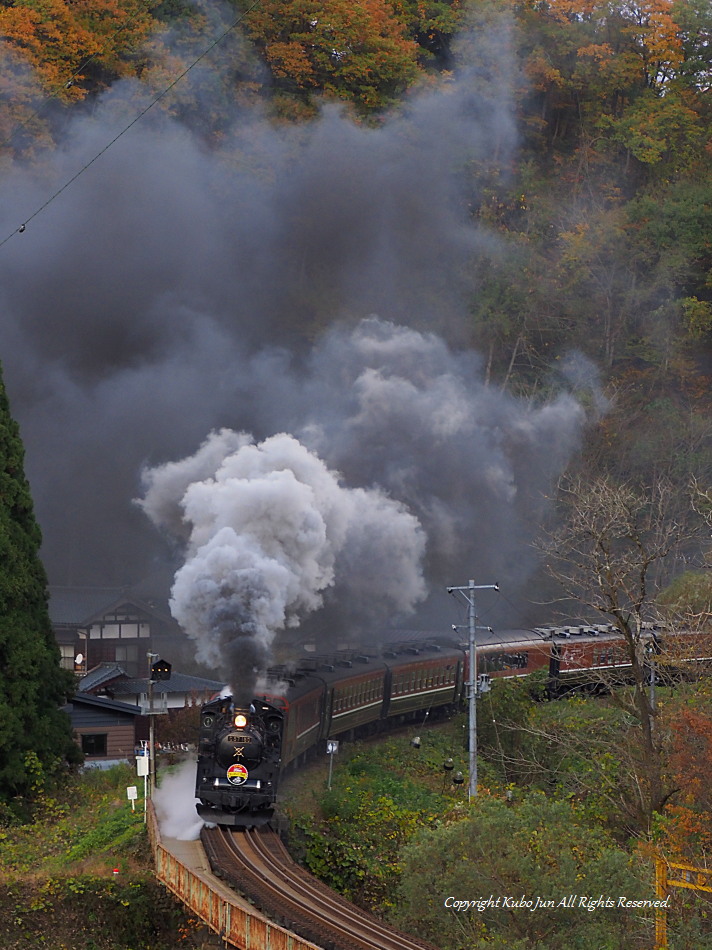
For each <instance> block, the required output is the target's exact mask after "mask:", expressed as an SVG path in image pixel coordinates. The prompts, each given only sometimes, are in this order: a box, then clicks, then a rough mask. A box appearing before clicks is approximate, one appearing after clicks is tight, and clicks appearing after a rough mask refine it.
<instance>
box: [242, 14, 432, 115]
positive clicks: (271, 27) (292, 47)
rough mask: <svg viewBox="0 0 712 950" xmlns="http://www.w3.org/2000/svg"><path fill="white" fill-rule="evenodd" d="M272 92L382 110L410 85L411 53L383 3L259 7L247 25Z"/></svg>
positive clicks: (414, 62)
mask: <svg viewBox="0 0 712 950" xmlns="http://www.w3.org/2000/svg"><path fill="white" fill-rule="evenodd" d="M247 29H248V33H249V35H250V37H251V39H252V40H253V41H254V42H255V44H256V45H257V47H258V49H260V51H261V52H262V53H263V55H264V57H265V59H266V61H267V63H268V64H269V66H270V69H271V70H272V74H273V76H274V77H275V79H276V81H277V84H278V87H279V88H281V89H283V90H284V91H286V92H294V93H296V92H300V91H301V92H305V91H309V90H317V89H321V90H323V91H324V92H326V93H327V94H331V95H334V96H337V97H339V98H341V99H350V100H351V101H354V102H355V103H356V105H358V106H360V107H361V108H362V109H374V108H381V107H383V106H384V105H386V104H387V103H388V102H390V101H392V100H394V99H395V98H396V96H397V95H398V94H400V93H402V92H403V91H404V90H405V89H406V88H407V87H408V86H409V85H410V84H411V83H412V82H413V80H414V79H415V77H416V75H417V72H418V66H417V56H416V52H417V46H416V44H415V42H414V41H413V40H411V39H410V38H408V37H407V36H406V31H405V27H404V25H403V24H402V23H401V22H400V21H399V20H398V19H397V17H396V16H395V13H394V11H393V7H392V6H391V5H390V4H389V3H388V2H387V0H359V2H357V3H343V2H342V0H319V2H315V0H309V2H305V0H288V2H284V0H279V2H277V0H263V2H262V3H260V4H259V5H258V6H257V7H255V9H253V10H252V11H251V12H250V13H249V15H248V18H247Z"/></svg>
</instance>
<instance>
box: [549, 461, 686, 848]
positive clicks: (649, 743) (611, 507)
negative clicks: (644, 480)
mask: <svg viewBox="0 0 712 950" xmlns="http://www.w3.org/2000/svg"><path fill="white" fill-rule="evenodd" d="M561 499H562V505H563V509H564V513H565V518H564V520H563V522H562V525H561V526H560V527H557V528H554V529H553V530H552V531H551V533H550V534H549V536H548V537H547V539H546V540H545V541H544V543H543V545H542V548H543V551H544V554H545V556H546V558H547V569H548V571H549V573H550V574H551V576H552V577H553V578H554V579H555V581H556V582H558V585H559V586H560V588H561V589H562V590H563V592H564V596H565V597H566V598H570V599H571V600H573V601H574V602H576V603H578V604H579V605H582V606H583V607H584V608H585V609H587V611H588V612H589V613H590V612H591V611H593V612H594V613H595V614H597V615H598V616H600V617H601V618H602V619H604V620H606V621H607V622H609V623H612V624H613V625H614V627H615V628H616V630H617V632H618V633H619V634H620V636H621V638H622V640H623V643H624V652H625V656H624V660H625V662H626V664H629V665H630V676H631V678H632V686H631V687H630V689H615V690H612V692H611V696H612V699H613V701H614V702H615V703H616V704H617V705H618V706H619V708H620V709H621V710H622V712H623V714H624V715H625V716H626V717H628V718H629V721H630V723H631V727H632V728H631V729H630V743H629V746H628V748H627V749H626V760H627V765H628V769H627V771H628V773H629V778H630V781H628V782H627V784H626V785H625V787H621V788H620V789H619V793H620V799H621V804H622V807H623V809H624V811H625V812H626V813H627V817H628V821H629V822H630V825H631V827H632V828H634V829H637V830H639V831H643V832H647V833H649V832H650V830H651V828H652V825H653V821H654V816H655V815H656V814H659V813H661V812H662V811H663V810H664V808H665V806H666V804H667V802H668V801H669V799H670V796H671V795H672V794H673V792H674V788H673V787H672V786H671V785H670V784H669V783H667V782H666V779H665V749H664V735H663V732H662V730H661V729H660V728H659V724H658V706H657V702H656V699H655V694H654V691H653V690H651V688H650V684H651V665H652V664H653V663H656V664H657V663H661V662H664V657H661V656H658V655H655V654H656V652H657V650H658V649H659V645H658V644H657V641H656V639H655V637H651V636H650V635H649V634H648V633H647V632H646V622H648V621H651V620H653V619H656V614H655V597H656V594H657V593H658V592H659V590H660V589H661V587H662V586H664V583H665V579H666V571H669V567H668V564H669V562H670V560H671V559H672V558H673V556H674V555H679V556H683V555H684V554H685V549H686V546H688V545H690V544H692V542H693V541H694V540H695V538H696V536H698V532H699V531H700V530H701V528H702V524H703V521H702V519H698V518H696V516H695V515H696V513H695V511H694V509H693V508H692V505H691V503H690V499H685V498H684V497H681V495H680V493H679V491H677V490H676V489H675V488H674V487H673V486H672V484H671V483H669V482H668V481H667V480H665V479H663V478H659V479H657V480H656V481H655V482H654V483H653V485H652V486H649V487H648V488H647V489H646V490H643V489H638V488H636V487H634V486H633V485H632V484H619V483H616V482H615V481H614V480H613V479H611V478H609V477H607V476H598V477H595V478H593V479H591V480H588V479H585V478H583V477H582V476H572V477H571V478H569V479H568V480H565V481H563V482H562V485H561ZM606 685H608V686H615V685H618V686H620V685H621V684H620V683H618V684H617V683H615V682H612V681H609V682H607V684H606Z"/></svg>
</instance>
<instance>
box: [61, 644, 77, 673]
mask: <svg viewBox="0 0 712 950" xmlns="http://www.w3.org/2000/svg"><path fill="white" fill-rule="evenodd" d="M59 652H60V653H61V655H62V660H61V663H60V665H61V667H62V669H63V670H73V669H74V647H73V645H72V644H71V643H60V645H59Z"/></svg>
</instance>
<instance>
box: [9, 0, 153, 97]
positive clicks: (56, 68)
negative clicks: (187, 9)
mask: <svg viewBox="0 0 712 950" xmlns="http://www.w3.org/2000/svg"><path fill="white" fill-rule="evenodd" d="M152 23H153V20H152V18H151V16H150V13H149V12H148V6H147V4H146V3H145V2H144V3H141V2H137V0H125V2H120V0H91V2H90V0H78V2H75V3H70V2H68V0H40V2H33V0H17V2H16V3H15V4H14V5H13V6H7V7H0V33H2V35H3V36H4V38H5V39H6V41H7V42H8V43H9V45H10V47H11V48H13V49H15V50H17V51H18V52H19V53H21V54H22V56H23V57H24V58H26V59H27V61H28V62H29V63H30V64H31V65H32V66H34V68H35V69H36V71H37V74H38V76H39V77H40V79H41V81H42V82H43V84H44V85H46V86H47V87H49V88H51V89H52V91H53V92H54V93H55V94H57V95H58V96H59V97H60V98H61V99H64V100H65V101H68V100H72V99H81V98H83V96H84V95H86V92H87V90H86V89H85V88H83V86H82V81H83V80H84V79H85V76H84V75H76V76H74V75H73V74H74V73H75V72H76V71H77V69H78V68H79V67H80V66H82V64H83V63H85V62H87V60H89V59H90V58H93V59H94V60H95V62H96V63H101V64H102V66H103V68H104V69H108V70H112V71H114V72H116V73H117V74H119V75H120V74H121V73H122V72H124V71H125V69H126V68H127V67H126V66H125V65H124V64H123V63H122V61H121V59H120V56H119V54H120V53H123V52H126V51H127V50H131V49H133V48H135V46H136V45H137V44H138V43H139V42H140V41H141V40H142V39H143V37H144V36H146V35H147V33H148V31H149V30H150V28H151V25H152ZM72 77H73V81H72V83H71V84H68V82H69V80H70V78H72Z"/></svg>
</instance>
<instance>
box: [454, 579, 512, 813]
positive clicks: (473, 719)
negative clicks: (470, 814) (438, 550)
mask: <svg viewBox="0 0 712 950" xmlns="http://www.w3.org/2000/svg"><path fill="white" fill-rule="evenodd" d="M476 590H499V584H475V582H474V581H473V580H471V581H470V582H469V584H468V585H467V587H448V588H447V592H448V594H455V593H458V594H460V596H461V597H462V599H463V600H464V601H465V603H466V604H467V621H468V624H467V626H468V638H469V644H468V652H469V665H470V676H469V680H468V682H467V683H465V685H466V686H467V690H468V693H467V698H468V730H469V742H468V749H469V765H470V783H469V785H468V787H467V798H468V801H471V800H472V798H474V797H475V796H476V795H477V642H476V639H475V632H476V629H477V625H476V619H477V618H476V613H475V591H476Z"/></svg>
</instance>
